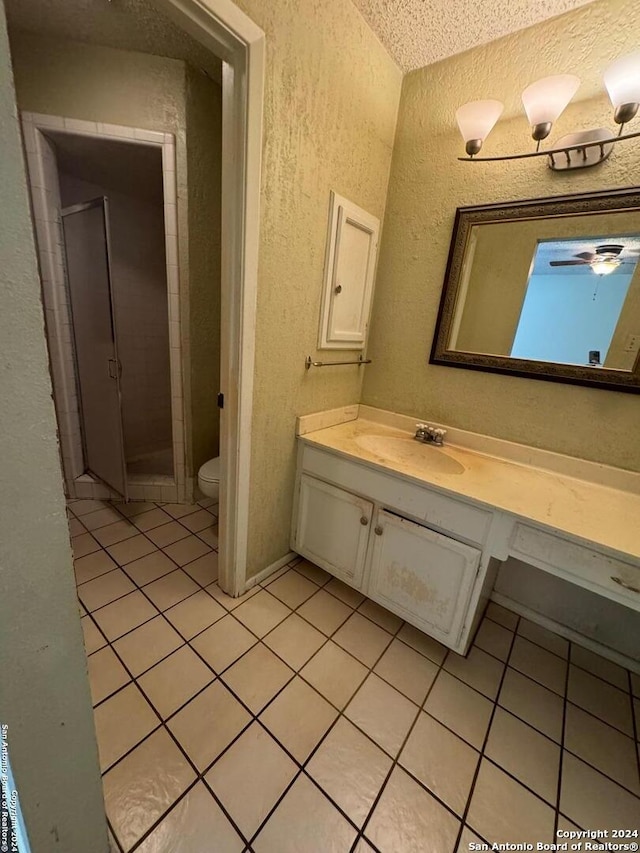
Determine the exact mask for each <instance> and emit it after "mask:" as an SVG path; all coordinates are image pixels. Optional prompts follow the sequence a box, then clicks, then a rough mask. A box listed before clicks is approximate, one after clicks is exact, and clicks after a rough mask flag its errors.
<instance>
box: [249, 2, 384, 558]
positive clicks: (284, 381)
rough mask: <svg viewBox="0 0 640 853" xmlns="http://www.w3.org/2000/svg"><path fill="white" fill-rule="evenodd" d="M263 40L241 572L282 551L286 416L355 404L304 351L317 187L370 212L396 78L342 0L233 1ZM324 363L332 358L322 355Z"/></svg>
mask: <svg viewBox="0 0 640 853" xmlns="http://www.w3.org/2000/svg"><path fill="white" fill-rule="evenodd" d="M238 5H240V6H241V8H242V9H243V10H244V11H245V12H246V13H247V14H248V15H249V16H250V17H251V18H252V19H253V20H254V21H255V22H256V23H257V24H258V25H259V26H260V27H262V29H263V30H264V31H265V33H266V91H265V111H264V141H263V173H262V215H261V223H260V228H261V232H260V260H259V282H258V321H257V333H256V334H257V339H256V370H255V393H254V422H253V449H252V459H251V503H250V516H249V517H250V525H249V566H248V571H249V574H252V573H255V572H257V571H259V570H260V569H263V568H264V567H265V566H267V565H269V564H270V563H272V562H273V561H274V560H277V559H278V558H279V557H281V556H282V555H283V554H284V553H286V551H287V549H288V541H289V528H290V523H291V509H292V500H293V479H294V469H295V439H294V419H295V416H296V415H300V414H304V413H307V412H312V411H318V410H320V409H330V408H333V407H335V406H342V405H346V404H349V403H357V402H358V399H359V396H360V384H361V373H362V371H361V369H360V372H359V368H357V367H341V368H338V367H337V368H334V369H331V368H326V369H321V370H315V371H314V370H310V371H309V372H308V373H306V372H305V369H304V359H305V356H306V355H308V354H311V355H315V353H316V350H315V346H316V342H317V335H318V318H319V311H320V296H321V289H322V273H323V265H324V249H325V238H326V228H327V218H328V209H329V191H330V190H332V189H333V190H335V191H336V192H338V193H340V194H341V195H344V196H346V197H347V198H349V199H351V200H352V201H354V202H355V203H356V204H358V205H360V206H361V207H363V208H364V209H365V210H368V211H370V212H371V213H373V214H374V215H375V216H378V217H382V216H383V214H384V204H385V197H386V192H387V183H388V176H389V169H390V164H391V153H392V146H393V138H394V130H395V121H396V114H397V107H398V100H399V95H400V85H401V74H400V71H399V70H398V68H397V67H396V66H395V65H394V63H393V62H392V60H391V59H390V58H389V56H388V55H387V53H386V52H385V51H384V49H383V48H382V47H381V45H380V43H379V42H378V41H377V39H376V38H375V36H374V35H373V33H372V32H371V30H370V29H369V28H368V27H367V25H366V24H365V23H364V21H363V19H362V18H361V17H360V14H359V13H358V12H357V11H356V9H355V7H354V6H353V5H352V3H351V2H350V0H271V2H269V3H264V2H261V0H240V2H239V3H238ZM333 357H334V358H337V354H336V353H334V355H333Z"/></svg>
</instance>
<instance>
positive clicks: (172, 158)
mask: <svg viewBox="0 0 640 853" xmlns="http://www.w3.org/2000/svg"><path fill="white" fill-rule="evenodd" d="M20 120H21V124H22V135H23V139H24V145H25V151H26V155H27V163H28V167H29V168H28V174H27V183H28V186H29V191H30V194H31V206H32V210H33V220H34V226H35V228H34V230H35V235H36V250H37V253H38V258H39V262H40V274H41V278H42V293H43V302H44V307H45V314H46V322H45V330H46V337H47V344H48V350H49V360H50V366H51V379H52V384H53V391H54V394H53V396H54V403H55V408H56V418H57V421H58V431H59V437H60V450H61V457H62V469H63V472H64V479H65V484H66V489H67V493H68V495H69V496H70V497H72V498H95V499H99V500H101V499H108V498H110V497H113V496H115V495H116V493H115V492H112V490H111V489H109V487H108V486H106V485H105V484H104V483H102V482H101V481H97V480H95V479H94V477H92V476H91V475H89V474H85V473H84V470H85V469H84V452H83V443H82V437H81V433H82V429H81V419H80V410H79V397H78V393H77V379H76V364H75V353H74V348H73V345H72V343H71V338H72V335H71V334H70V327H71V314H70V308H69V300H68V293H67V284H66V259H65V257H64V253H63V251H62V245H63V243H64V239H63V235H62V224H61V199H60V187H59V180H58V167H57V163H55V159H54V161H53V162H52V161H51V152H50V151H49V150H48V149H49V143H48V141H47V139H46V136H47V133H53V134H55V135H57V136H60V135H67V134H68V135H71V136H86V137H88V138H91V139H107V140H109V141H110V142H114V143H115V144H118V143H123V142H124V143H129V144H135V145H142V146H144V147H151V148H159V149H160V151H161V155H162V192H163V197H164V198H163V201H164V247H165V255H166V291H167V294H166V295H167V313H168V323H169V344H170V346H169V366H170V377H171V434H172V447H173V471H174V473H173V478H172V479H170V478H167V477H153V476H150V477H149V478H148V479H147V480H145V481H144V482H135V483H129V485H128V489H127V490H128V495H129V498H132V499H134V500H148V501H170V502H172V503H174V502H176V501H184V500H187V499H188V500H191V499H192V488H191V486H190V485H189V483H188V481H187V478H186V439H185V423H188V418H185V407H184V398H185V379H186V380H188V375H187V376H186V377H183V370H182V365H183V363H186V362H188V361H189V336H188V335H187V334H185V333H184V329H183V326H184V323H183V322H182V317H181V310H180V309H181V302H183V303H184V304H185V305H188V297H189V294H188V282H186V281H181V279H180V275H179V272H180V266H179V264H178V260H179V253H178V237H177V234H178V205H177V201H178V199H177V198H176V192H177V190H176V144H175V137H174V135H173V134H172V133H164V132H162V131H155V130H144V129H140V128H135V127H125V126H124V125H117V126H116V125H106V126H104V125H102V124H99V123H98V122H94V121H85V120H82V119H70V118H65V117H64V116H55V115H42V114H40V113H32V112H28V111H26V110H25V111H22V112H21V113H20ZM182 227H183V229H186V221H185V222H183V223H182Z"/></svg>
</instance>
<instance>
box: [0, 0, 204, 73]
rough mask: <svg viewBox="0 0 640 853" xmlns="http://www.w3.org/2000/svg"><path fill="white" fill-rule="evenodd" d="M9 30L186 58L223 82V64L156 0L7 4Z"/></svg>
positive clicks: (26, 0) (38, 0)
mask: <svg viewBox="0 0 640 853" xmlns="http://www.w3.org/2000/svg"><path fill="white" fill-rule="evenodd" d="M5 7H6V10H7V19H8V21H9V28H10V29H11V28H14V29H18V30H27V31H29V32H36V33H46V34H47V35H53V36H58V37H59V38H63V39H69V40H74V41H81V42H88V43H90V44H100V45H103V46H105V47H117V48H120V49H121V50H136V51H139V52H140V53H153V54H155V55H156V56H166V57H169V58H170V59H182V60H184V61H185V62H189V63H190V64H191V65H194V66H195V67H196V68H201V69H202V70H204V71H205V72H206V73H207V74H208V75H209V77H211V78H212V79H213V80H217V81H218V82H220V80H221V65H220V60H219V59H218V58H217V57H216V56H214V55H213V54H212V53H211V52H210V51H208V50H207V49H206V48H205V47H203V46H202V45H201V44H200V43H199V42H197V41H196V40H195V39H193V38H191V36H189V35H188V34H187V33H185V32H184V31H183V30H181V29H180V28H179V27H177V26H176V25H175V24H174V23H173V22H172V21H170V20H169V18H167V17H166V16H165V15H163V14H162V12H160V11H159V10H158V9H157V7H156V6H155V5H154V4H153V3H152V2H151V0H112V2H109V0H5Z"/></svg>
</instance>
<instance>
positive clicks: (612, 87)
mask: <svg viewBox="0 0 640 853" xmlns="http://www.w3.org/2000/svg"><path fill="white" fill-rule="evenodd" d="M603 77H604V84H605V88H606V90H607V92H608V94H609V98H610V100H611V103H612V105H613V108H614V114H613V119H614V121H615V122H616V124H618V125H619V130H618V135H617V136H614V135H613V133H612V132H611V131H610V130H607V129H606V128H604V127H599V128H595V129H593V130H583V131H579V132H577V133H570V134H568V135H566V136H563V137H562V138H561V139H559V140H558V141H557V143H556V144H555V145H554V146H553V147H551V148H548V149H546V150H544V149H543V150H540V142H541V141H542V140H543V139H546V138H547V136H548V135H549V133H550V132H551V129H552V127H553V123H554V122H555V121H556V119H557V118H558V117H559V116H560V115H561V113H562V112H563V110H564V109H565V108H566V107H567V105H568V104H569V103H570V101H571V99H572V98H573V96H574V95H575V93H576V92H577V90H578V87H579V85H580V79H579V78H578V77H576V76H575V75H573V74H556V75H553V76H551V77H543V78H542V79H541V80H537V81H536V82H535V83H532V84H531V85H530V86H527V88H526V89H525V90H524V92H523V93H522V103H523V105H524V109H525V112H526V114H527V118H528V119H529V124H530V125H531V135H532V136H533V139H534V140H535V141H536V143H537V145H536V150H535V151H531V152H527V153H525V154H507V155H503V156H498V157H477V156H476V155H477V154H478V152H479V151H480V148H481V147H482V143H483V142H484V141H485V139H486V138H487V136H488V135H489V133H490V131H491V130H492V129H493V127H494V125H495V123H496V122H497V120H498V118H499V117H500V114H501V113H502V104H501V103H500V102H499V101H494V100H486V101H471V102H470V103H468V104H464V106H462V107H460V108H459V109H458V110H457V112H456V119H457V121H458V126H459V128H460V132H461V133H462V137H463V139H464V141H465V150H466V153H467V156H466V157H459V158H458V159H459V160H464V161H466V162H470V161H472V160H473V161H477V162H490V161H500V160H523V159H526V158H529V157H543V156H544V157H547V164H548V166H549V168H550V169H554V170H556V171H560V170H566V169H583V168H585V167H586V166H595V165H597V164H598V163H602V162H603V161H604V160H606V159H607V157H608V156H609V155H610V154H611V151H612V150H613V146H614V144H615V143H616V142H622V141H623V140H627V139H635V138H637V137H639V136H640V132H636V133H627V134H623V132H622V131H623V128H624V125H625V124H626V123H627V122H629V121H631V119H633V118H635V116H636V114H637V112H638V109H639V107H640V51H636V52H635V53H630V54H628V55H627V56H622V57H620V58H619V59H616V60H615V62H612V63H611V65H609V66H608V67H607V68H606V70H605V72H604V75H603Z"/></svg>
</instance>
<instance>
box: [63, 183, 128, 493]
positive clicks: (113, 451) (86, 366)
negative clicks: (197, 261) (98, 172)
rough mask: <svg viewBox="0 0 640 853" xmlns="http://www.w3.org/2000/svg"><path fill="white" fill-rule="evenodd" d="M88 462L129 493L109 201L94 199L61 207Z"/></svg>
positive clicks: (96, 472) (111, 483)
mask: <svg viewBox="0 0 640 853" xmlns="http://www.w3.org/2000/svg"><path fill="white" fill-rule="evenodd" d="M62 223H63V231H64V242H65V250H66V255H67V276H68V282H69V294H70V300H71V314H72V317H73V337H74V343H75V353H76V367H77V375H78V386H79V393H80V410H81V418H82V428H83V429H82V432H83V445H84V454H85V464H86V467H87V469H88V470H89V471H90V473H92V474H94V475H95V476H96V477H99V478H100V479H101V480H103V481H104V482H105V483H107V485H109V486H111V487H112V488H113V489H115V490H116V491H117V492H119V493H120V494H121V495H124V497H125V498H126V497H127V468H126V461H125V454H124V437H123V429H122V396H121V393H120V372H121V368H120V362H119V360H118V347H117V340H116V331H115V323H114V319H113V293H112V288H111V271H110V264H109V206H108V200H107V199H106V198H96V199H93V200H91V201H88V202H85V203H83V204H76V205H73V206H72V207H67V208H64V209H63V210H62Z"/></svg>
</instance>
